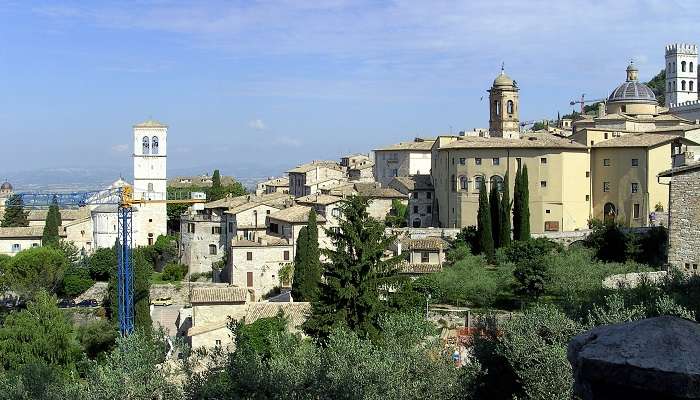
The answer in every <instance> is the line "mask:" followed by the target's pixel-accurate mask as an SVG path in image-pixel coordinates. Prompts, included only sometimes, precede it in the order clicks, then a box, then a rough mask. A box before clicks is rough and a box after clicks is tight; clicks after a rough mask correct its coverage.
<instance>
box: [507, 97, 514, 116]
mask: <svg viewBox="0 0 700 400" xmlns="http://www.w3.org/2000/svg"><path fill="white" fill-rule="evenodd" d="M513 111H514V108H513V100H508V102H507V103H506V112H507V113H508V114H513Z"/></svg>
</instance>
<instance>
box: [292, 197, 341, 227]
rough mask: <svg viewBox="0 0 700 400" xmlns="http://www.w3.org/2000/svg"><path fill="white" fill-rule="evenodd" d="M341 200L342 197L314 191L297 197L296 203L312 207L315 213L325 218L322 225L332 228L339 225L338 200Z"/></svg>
mask: <svg viewBox="0 0 700 400" xmlns="http://www.w3.org/2000/svg"><path fill="white" fill-rule="evenodd" d="M342 200H343V198H342V197H340V196H332V195H329V194H321V193H316V194H311V195H308V196H304V197H299V198H298V199H297V204H299V205H302V206H307V207H311V208H313V209H314V210H315V211H316V214H317V215H321V216H323V218H324V219H325V220H326V222H325V224H324V227H326V228H327V229H333V228H335V227H337V226H339V225H338V224H339V221H340V216H341V212H340V202H341V201H342Z"/></svg>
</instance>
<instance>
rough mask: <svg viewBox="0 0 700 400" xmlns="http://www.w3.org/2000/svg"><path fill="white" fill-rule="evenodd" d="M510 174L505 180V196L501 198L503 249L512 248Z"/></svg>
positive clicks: (500, 237) (499, 236)
mask: <svg viewBox="0 0 700 400" xmlns="http://www.w3.org/2000/svg"><path fill="white" fill-rule="evenodd" d="M508 184H509V182H508V173H506V176H505V177H504V178H503V195H502V196H501V232H500V233H499V235H498V238H499V240H500V241H501V247H508V246H510V238H511V236H510V235H511V232H510V209H511V203H510V187H509V186H508Z"/></svg>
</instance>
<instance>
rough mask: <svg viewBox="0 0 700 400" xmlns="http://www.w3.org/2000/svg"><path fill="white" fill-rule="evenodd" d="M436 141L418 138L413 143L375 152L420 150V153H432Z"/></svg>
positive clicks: (395, 145) (384, 148) (388, 147)
mask: <svg viewBox="0 0 700 400" xmlns="http://www.w3.org/2000/svg"><path fill="white" fill-rule="evenodd" d="M433 143H435V140H434V139H421V138H416V139H415V140H414V141H412V142H401V143H396V144H392V145H389V146H387V147H382V148H379V149H375V150H374V151H396V150H418V151H430V150H431V149H432V148H433Z"/></svg>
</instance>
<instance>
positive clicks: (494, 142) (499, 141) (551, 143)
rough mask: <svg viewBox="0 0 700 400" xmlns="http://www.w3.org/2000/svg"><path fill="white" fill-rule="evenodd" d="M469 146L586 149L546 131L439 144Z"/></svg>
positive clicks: (458, 147) (475, 137)
mask: <svg viewBox="0 0 700 400" xmlns="http://www.w3.org/2000/svg"><path fill="white" fill-rule="evenodd" d="M471 148H532V149H538V148H539V149H549V148H563V149H574V150H586V146H584V145H582V144H580V143H576V142H574V141H572V140H570V139H564V138H561V137H558V136H554V135H550V134H548V133H538V134H536V135H523V136H522V138H521V139H507V138H498V137H488V138H483V137H478V136H459V137H457V140H455V141H453V142H450V143H447V144H445V145H443V146H440V149H439V150H443V149H471Z"/></svg>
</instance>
